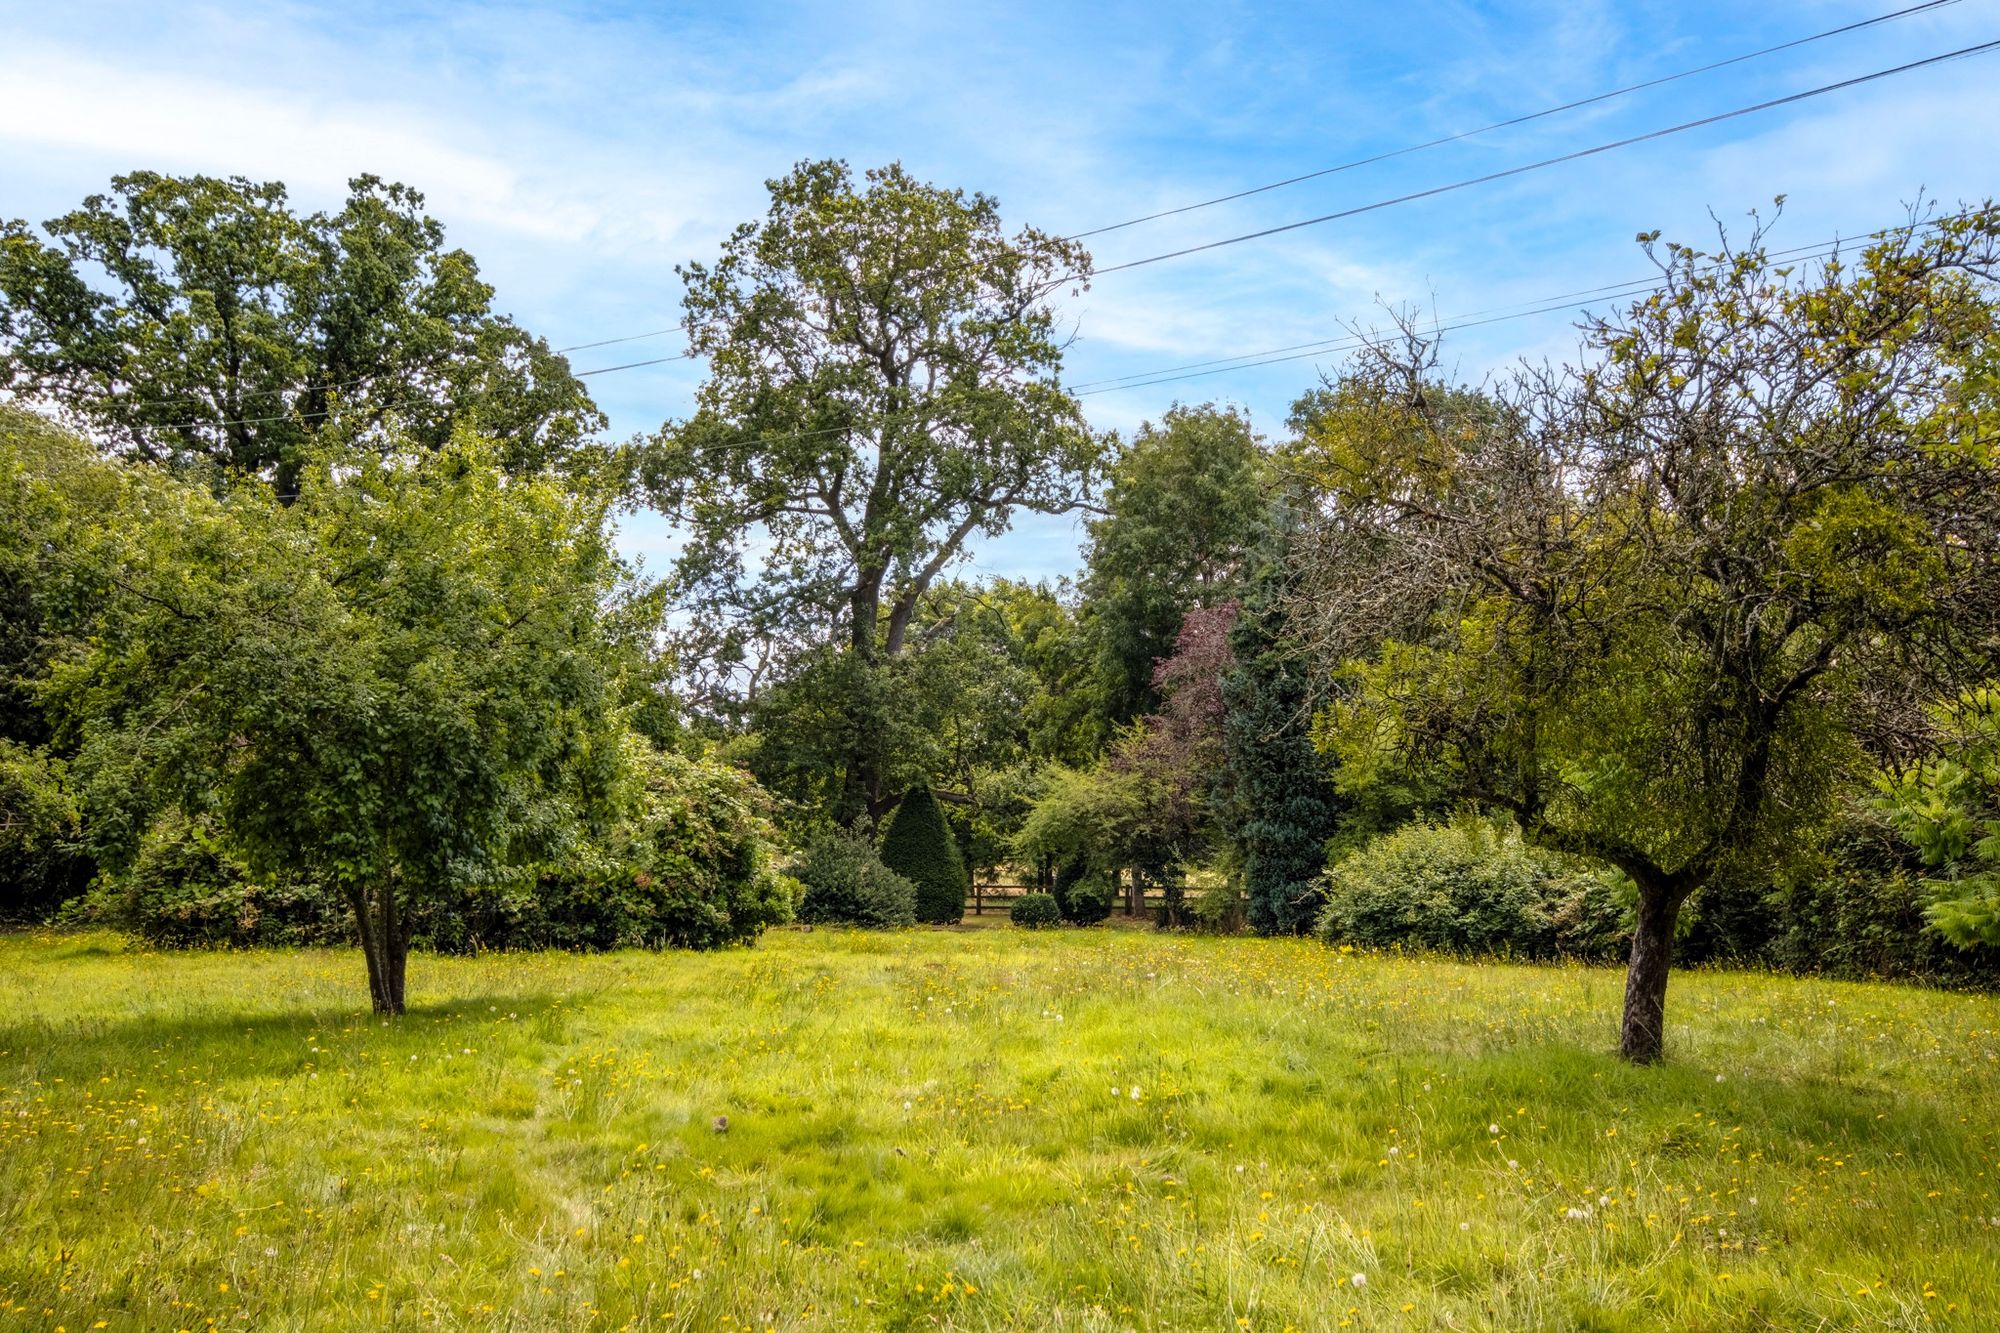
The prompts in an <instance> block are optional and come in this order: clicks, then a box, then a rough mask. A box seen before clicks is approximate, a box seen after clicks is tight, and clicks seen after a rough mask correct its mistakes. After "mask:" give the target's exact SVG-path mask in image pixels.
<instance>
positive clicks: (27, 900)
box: [0, 662, 91, 922]
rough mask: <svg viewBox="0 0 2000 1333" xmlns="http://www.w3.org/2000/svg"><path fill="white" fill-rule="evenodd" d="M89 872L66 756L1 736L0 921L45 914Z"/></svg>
mask: <svg viewBox="0 0 2000 1333" xmlns="http://www.w3.org/2000/svg"><path fill="white" fill-rule="evenodd" d="M0 668H4V662H0ZM5 688H6V682H5V681H4V680H0V690H4V689H5ZM90 871H91V863H90V858H89V857H88V856H87V855H85V854H84V849H83V826H82V822H81V816H80V814H79V812H78V810H77V805H76V798H75V794H74V793H73V792H72V791H71V790H70V788H69V783H68V781H67V774H66V772H65V769H64V765H63V762H62V760H60V759H56V758H52V757H50V756H49V755H48V754H46V753H44V752H43V751H41V750H38V749H36V748H34V747H31V746H27V745H21V744H18V743H17V742H14V741H11V740H8V739H6V738H5V737H0V922H22V921H41V920H44V919H46V918H47V917H48V915H49V914H50V913H51V912H53V911H55V909H57V908H58V907H60V906H62V904H63V903H64V902H66V901H67V900H68V899H70V898H73V897H75V896H76V895H77V894H79V893H81V892H82V891H83V889H84V888H85V886H86V885H87V884H88V883H89V880H90Z"/></svg>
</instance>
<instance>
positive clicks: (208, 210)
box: [0, 172, 604, 495]
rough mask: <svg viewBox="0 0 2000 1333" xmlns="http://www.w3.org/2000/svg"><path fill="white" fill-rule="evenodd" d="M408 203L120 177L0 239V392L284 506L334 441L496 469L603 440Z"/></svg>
mask: <svg viewBox="0 0 2000 1333" xmlns="http://www.w3.org/2000/svg"><path fill="white" fill-rule="evenodd" d="M423 203H424V201H423V196H422V195H421V194H419V193H417V192H416V191H415V190H411V189H409V188H407V187H405V186H402V185H391V184H384V183H383V182H382V181H380V180H378V179H377V178H375V177H373V176H360V177H357V178H356V179H354V180H353V181H352V182H350V186H349V194H348V198H347V201H346V203H345V205H344V206H343V207H342V208H341V210H340V211H339V212H337V213H331V214H329V213H313V214H311V215H309V216H300V215H299V214H297V213H295V212H294V211H293V210H292V208H291V206H290V203H289V201H288V200H287V198H286V195H285V188H284V186H282V185H280V184H277V183H274V182H266V183H262V184H258V183H253V182H251V181H248V180H244V179H242V178H240V177H232V178H231V179H228V180H218V179H215V178H212V177H207V176H189V177H175V176H166V175H160V174H157V173H154V172H135V173H133V174H131V175H129V176H119V177H116V178H115V179H114V180H113V181H112V189H111V192H110V194H108V195H92V196H91V197H90V198H88V199H86V200H85V201H84V203H83V206H82V207H81V208H79V209H78V210H76V211H75V212H73V213H69V214H66V215H64V216H63V217H59V218H56V219H54V220H53V221H51V222H49V223H48V224H47V227H46V233H47V236H48V238H49V239H48V241H47V242H44V241H43V240H41V239H39V238H38V237H37V236H36V235H35V234H34V233H33V231H32V230H31V229H30V228H29V227H28V226H27V225H26V224H25V223H23V222H18V221H17V222H12V223H7V224H5V225H0V387H4V388H6V389H7V390H9V391H11V392H12V393H15V394H18V395H21V396H22V397H23V398H24V399H26V400H28V401H31V402H46V403H50V404H53V405H56V406H58V407H59V408H60V409H61V410H62V411H63V412H64V413H65V414H66V415H67V416H69V417H70V418H72V419H74V420H77V421H81V422H87V423H89V425H90V427H91V430H92V432H93V434H94V435H95V436H97V437H98V438H100V439H103V440H105V441H107V442H109V443H110V445H111V446H112V447H113V448H114V449H115V450H117V451H119V452H123V453H129V454H131V455H133V456H135V457H139V458H143V459H148V460H153V461H159V462H166V463H171V464H176V465H180V466H187V467H199V468H217V469H226V470H230V471H234V472H239V473H247V474H258V475H264V476H274V477H276V479H277V481H278V486H279V490H280V491H281V492H282V493H284V494H287V495H289V494H290V493H291V491H292V489H293V488H294V486H295V484H296V482H297V479H298V477H299V475H300V472H301V469H302V468H303V467H304V466H305V462H306V457H307V454H308V452H309V451H310V450H311V448H312V447H314V446H315V445H316V444H317V445H322V446H324V445H327V444H329V443H332V442H334V441H344V442H347V443H350V444H354V445H359V446H363V447H370V448H378V447H387V446H391V445H393V446H394V447H396V448H410V447H418V448H423V449H441V448H444V447H445V446H446V445H447V444H448V443H449V442H450V440H451V438H452V435H453V432H454V431H457V430H470V431H473V432H475V433H478V434H480V435H482V436H483V437H485V438H486V439H488V440H490V441H492V442H493V450H494V457H495V458H496V459H497V460H498V461H499V462H500V463H501V464H502V465H503V466H505V467H506V468H508V469H509V470H511V471H515V472H526V471H534V470H537V469H540V468H544V467H547V466H550V465H551V464H553V463H557V462H561V461H563V460H565V459H569V458H571V457H572V456H573V455H580V454H582V453H583V452H585V451H583V450H582V446H583V443H584V439H585V436H586V435H587V434H588V433H589V432H590V431H592V430H595V429H599V428H601V427H602V426H603V424H604V418H603V417H602V416H601V415H600V414H599V413H598V411H597V408H596V406H595V405H594V404H593V403H592V402H591V400H590V396H589V395H588V394H587V393H586V392H585V391H584V388H583V384H582V382H581V381H580V380H578V379H577V378H576V377H575V376H573V375H571V374H570V371H569V365H568V363H567V362H566V361H564V360H563V359H562V358H561V357H559V356H556V355H555V354H553V353H552V352H550V351H549V349H548V345H547V344H546V343H544V342H543V341H542V340H540V339H538V338H533V337H530V336H529V335H528V334H527V333H525V332H523V331H522V330H521V329H520V328H518V327H516V326H515V325H514V324H513V322H512V321H510V320H508V319H507V318H506V317H504V316H501V315H497V314H495V313H493V310H492V299H493V289H492V288H491V287H490V286H488V285H487V284H486V283H484V282H482V281H481V280H480V278H479V270H478V266H477V265H476V264H475V263H474V262H473V259H472V256H470V255H469V254H467V253H466V252H465V251H463V250H448V249H446V248H445V245H444V230H443V228H442V227H441V226H440V225H439V224H438V223H437V222H436V221H435V220H434V219H432V218H430V217H429V216H427V215H425V213H424V211H423ZM225 423H226V424H225Z"/></svg>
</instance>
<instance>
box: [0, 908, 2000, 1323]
mask: <svg viewBox="0 0 2000 1333" xmlns="http://www.w3.org/2000/svg"><path fill="white" fill-rule="evenodd" d="M1619 987H1620V978H1619V976H1618V975H1617V974H1616V973H1614V972H1611V971H1604V970H1582V969H1556V968H1524V967H1501V966H1462V965H1457V964H1451V963H1442V962H1435V961H1423V960H1410V959H1397V958H1379V957H1366V956H1361V955H1350V954H1342V953H1339V952H1335V951H1331V950H1327V949H1324V948H1321V947H1319V946H1316V945H1312V944H1307V943H1290V942H1285V943H1274V942H1262V941H1254V940H1241V939H1206V938H1180V937H1168V936H1161V935H1154V934H1149V933H1138V932H1116V933H1113V932H1107V931H1101V930H1100V931H1088V932H1077V931H1071V932H1049V933H1043V934H1027V933H1024V932H1016V931H1007V930H978V931H972V930H965V931H955V932H953V931H925V932H910V933H903V934H890V935H874V936H869V935H859V934H849V933H844V932H829V931H823V930H822V931H817V932H811V933H800V932H790V931H786V932H780V933H777V934H774V935H772V936H770V937H767V938H766V940H765V941H764V942H763V943H762V944H761V945H759V946H758V947H757V948H756V949H754V950H748V951H740V952H733V953H726V954H720V955H708V956H697V955H687V954H666V955H639V954H621V955H612V956H605V957H594V958H576V957H570V956H563V955H533V956H502V957H486V958H478V959H431V958H419V959H417V960H415V961H414V962H413V964H412V967H411V994H412V997H413V1000H414V1002H415V1006H416V1007H415V1008H414V1009H413V1011H412V1012H411V1014H410V1015H409V1016H408V1017H407V1018H405V1019H404V1020H402V1021H400V1022H397V1023H389V1024H385V1023H382V1022H378V1021H375V1020H373V1019H371V1018H370V1017H369V1016H368V1015H367V1014H366V1012H365V992H364V987H363V978H362V967H361V961H360V959H359V957H358V956H355V955H349V954H339V953H325V952H298V953H286V952H270V953H251V954H194V955H178V956H177V955H167V954H158V953H151V952H146V951H142V950H138V949H134V948H129V947H128V946H126V945H125V944H123V943H122V942H121V941H119V940H118V939H116V938H115V937H110V936H48V935H14V936H7V937H0V1326H4V1327H9V1328H12V1327H19V1328H29V1329H41V1330H49V1329H57V1328H60V1329H63V1330H64V1331H65V1333H75V1331H77V1330H84V1329H99V1328H109V1329H145V1330H154V1329H165V1330H170V1331H171V1330H176V1329H188V1330H202V1329H206V1328H210V1327H216V1328H224V1329H246V1328H247V1329H259V1330H265V1329H292V1328H313V1329H371V1328H480V1329H517V1330H528V1329H533V1330H547V1329H565V1330H566V1329H586V1328H622V1327H626V1326H638V1327H644V1328H669V1327H671V1328H687V1329H704V1330H706V1329H731V1328H736V1329H744V1328H750V1329H759V1330H762V1329H767V1328H778V1329H794V1328H847V1327H871V1326H882V1327H890V1328H929V1327H941V1328H981V1329H984V1328H1023V1329H1050V1328H1054V1329H1125V1328H1143V1329H1220V1330H1231V1329H1238V1328H1253V1329H1269V1330H1279V1329H1285V1328H1295V1329H1315V1330H1317V1329H1335V1328H1348V1327H1353V1328H1403V1327H1411V1328H1422V1327H1450V1328H1528V1327H1585V1328H1662V1327H1671V1328H1676V1329H1709V1328H1715V1329H1722V1328H1731V1329H1734V1328H1744V1329H1750V1328H1756V1329H1767V1328H1771V1329H1798V1328H1809V1327H1838V1328H1848V1327H1863V1326H1866V1327H1887V1328H1916V1327H1927V1328H1932V1327H1958V1328H1968V1329H1988V1328H1992V1327H1995V1326H1996V1325H2000V1197H1996V1182H1995V1172H1996V1162H1995V1153H1996V1146H2000V1095H1996V1094H2000V1001H1996V1000H1995V999H1994V998H1992V997H1972V996H1962V995H1949V994H1939V993H1929V992H1923V991H1917V990H1910V989H1899V988H1891V987H1879V986H1851V985H1836V984H1826V983H1817V982H1810V981H1797V980H1788V979H1774V978H1767V977H1759V976H1747V975H1741V974H1728V973H1710V974H1689V975H1685V976H1682V977H1679V978H1677V979H1676V981H1675V983H1674V991H1673V995H1672V998H1671V1002H1670V1003H1671V1017H1672V1018H1673V1020H1674V1021H1673V1024H1672V1027H1671V1031H1670V1038H1669V1039H1670V1042H1671V1043H1672V1047H1673V1053H1672V1062H1671V1063H1670V1064H1669V1065H1668V1066H1666V1067H1664V1068H1660V1069H1654V1070H1635V1069H1630V1068H1627V1067H1624V1066H1622V1065H1620V1064H1619V1063H1618V1062H1617V1061H1616V1060H1615V1059H1613V1058H1612V1057H1611V1056H1610V1055H1609V1054H1608V1051H1609V1049H1610V1047H1611V1044H1612V1025H1613V1019H1614V1011H1615V1008H1616V1004H1617V999H1618V994H1619ZM725 1116H726V1117H727V1126H726V1129H719V1128H718V1124H719V1121H718V1118H719V1117H725Z"/></svg>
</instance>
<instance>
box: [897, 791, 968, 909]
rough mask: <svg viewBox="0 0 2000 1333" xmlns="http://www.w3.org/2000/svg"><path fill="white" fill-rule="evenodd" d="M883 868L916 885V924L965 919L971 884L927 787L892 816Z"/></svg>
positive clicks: (916, 792) (956, 848) (911, 796)
mask: <svg viewBox="0 0 2000 1333" xmlns="http://www.w3.org/2000/svg"><path fill="white" fill-rule="evenodd" d="M882 864H883V865H885V866H887V867H889V869H891V870H893V871H895V872H896V873H897V874H899V875H901V876H903V877H904V878H906V879H908V880H909V881H910V882H911V883H912V884H915V885H916V886H917V920H919V921H922V922H925V923H927V924H933V925H944V924H949V923H952V922H956V921H958V920H960V919H962V918H963V917H964V916H965V895H966V892H967V891H968V890H969V889H970V888H971V886H972V881H971V880H969V879H967V878H966V874H965V862H964V861H962V860H961V859H960V858H959V855H958V844H957V843H956V842H954V841H953V840H952V836H951V827H950V826H949V825H948V824H946V823H945V822H944V811H943V810H941V809H939V808H938V801H937V797H935V796H933V795H932V794H931V792H930V789H929V788H928V787H919V788H917V789H916V790H915V791H913V792H911V793H910V794H909V795H907V796H905V797H904V798H903V801H902V804H901V805H899V806H897V807H896V813H895V814H894V815H893V816H891V817H890V820H889V827H888V830H887V831H886V832H884V833H883V835H882Z"/></svg>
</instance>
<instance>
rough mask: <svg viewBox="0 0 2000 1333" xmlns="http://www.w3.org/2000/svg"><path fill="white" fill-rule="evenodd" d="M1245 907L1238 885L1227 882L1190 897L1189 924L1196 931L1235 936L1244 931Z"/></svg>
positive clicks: (1187, 908)
mask: <svg viewBox="0 0 2000 1333" xmlns="http://www.w3.org/2000/svg"><path fill="white" fill-rule="evenodd" d="M1243 907H1244V904H1243V895H1242V894H1241V893H1240V892H1239V891H1238V890H1237V888H1236V884H1235V883H1234V881H1226V882H1224V883H1221V884H1216V885H1212V886H1210V887H1209V888H1206V889H1201V890H1199V891H1197V892H1195V893H1191V894H1189V895H1188V899H1187V907H1186V914H1187V923H1188V925H1189V926H1191V927H1193V928H1194V929H1196V930H1205V931H1209V932H1212V933H1214V934H1217V935H1234V934H1236V933H1237V932H1238V931H1240V930H1242V929H1243Z"/></svg>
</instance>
